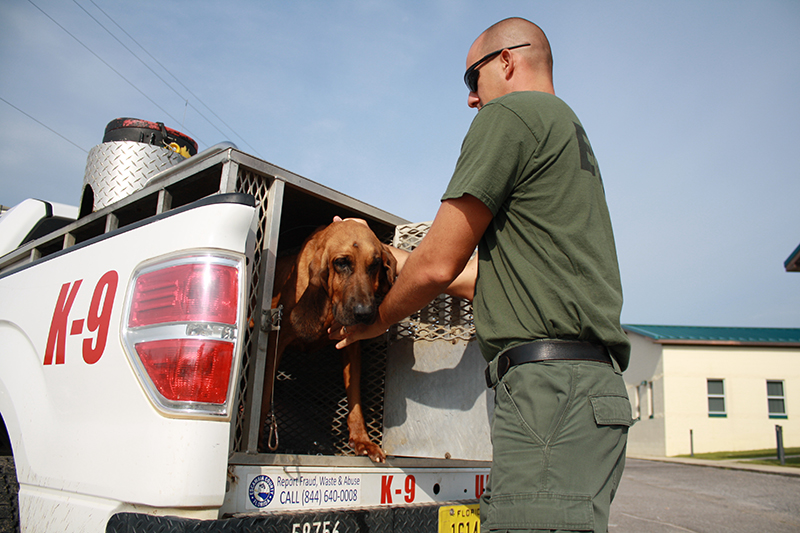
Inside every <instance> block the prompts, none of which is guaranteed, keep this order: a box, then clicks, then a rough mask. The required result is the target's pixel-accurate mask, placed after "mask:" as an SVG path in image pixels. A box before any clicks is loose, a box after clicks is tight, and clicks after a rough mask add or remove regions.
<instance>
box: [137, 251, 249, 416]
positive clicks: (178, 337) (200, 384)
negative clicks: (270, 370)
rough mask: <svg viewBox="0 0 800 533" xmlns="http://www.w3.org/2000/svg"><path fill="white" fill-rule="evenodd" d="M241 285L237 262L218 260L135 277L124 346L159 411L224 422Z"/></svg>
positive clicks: (194, 259)
mask: <svg viewBox="0 0 800 533" xmlns="http://www.w3.org/2000/svg"><path fill="white" fill-rule="evenodd" d="M243 285H244V281H243V274H242V260H241V259H239V258H235V257H232V256H227V255H220V254H205V255H198V256H189V257H181V258H177V259H171V260H168V261H164V262H161V263H157V264H151V265H147V266H145V267H143V268H141V269H139V270H138V271H137V272H136V274H135V275H134V280H133V282H132V283H131V289H130V293H129V296H128V302H129V303H128V306H127V312H128V315H127V321H126V323H127V326H128V327H127V328H126V329H125V331H124V333H123V338H124V340H125V345H126V347H127V349H128V354H129V356H130V358H131V361H132V362H133V366H134V368H135V369H136V371H137V374H138V375H139V378H140V381H141V382H142V384H143V385H144V386H145V389H146V390H147V392H148V393H149V395H150V397H151V399H152V400H153V402H154V403H155V404H156V406H158V407H159V408H160V409H161V410H162V411H165V412H166V413H171V414H177V415H184V416H185V415H189V416H191V415H192V414H196V415H209V414H210V415H220V416H228V415H229V414H230V409H229V404H230V399H231V397H232V394H231V388H232V386H231V384H232V382H233V375H234V374H235V371H236V368H237V362H238V357H237V354H238V352H239V344H240V339H239V337H240V334H239V328H238V321H239V319H240V316H241V312H240V310H241V307H242V305H243V302H244V295H243V294H242V286H243Z"/></svg>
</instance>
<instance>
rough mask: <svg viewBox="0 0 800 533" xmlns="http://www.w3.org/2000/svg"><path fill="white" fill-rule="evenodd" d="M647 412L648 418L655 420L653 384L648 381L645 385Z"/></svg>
mask: <svg viewBox="0 0 800 533" xmlns="http://www.w3.org/2000/svg"><path fill="white" fill-rule="evenodd" d="M647 410H648V412H649V414H650V418H655V416H656V404H655V400H654V398H653V382H652V381H650V382H649V383H648V384H647Z"/></svg>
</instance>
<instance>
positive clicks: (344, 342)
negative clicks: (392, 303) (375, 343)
mask: <svg viewBox="0 0 800 533" xmlns="http://www.w3.org/2000/svg"><path fill="white" fill-rule="evenodd" d="M388 329H389V327H388V326H386V325H384V324H383V323H381V322H380V321H379V320H376V321H375V322H373V323H372V324H370V325H365V324H355V325H352V326H342V325H341V324H336V323H334V324H333V325H332V326H331V327H330V328H328V337H330V338H331V339H334V340H338V341H339V342H337V343H336V349H337V350H341V349H342V348H344V347H345V346H349V345H351V344H353V343H354V342H358V341H361V340H366V339H372V338H375V337H379V336H381V335H383V334H384V333H385V332H386V330H388Z"/></svg>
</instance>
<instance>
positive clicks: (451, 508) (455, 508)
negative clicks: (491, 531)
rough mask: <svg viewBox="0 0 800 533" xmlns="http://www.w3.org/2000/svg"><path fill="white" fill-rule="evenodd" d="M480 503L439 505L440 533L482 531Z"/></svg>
mask: <svg viewBox="0 0 800 533" xmlns="http://www.w3.org/2000/svg"><path fill="white" fill-rule="evenodd" d="M480 531H481V512H480V504H477V503H473V504H469V505H443V506H442V507H439V533H480Z"/></svg>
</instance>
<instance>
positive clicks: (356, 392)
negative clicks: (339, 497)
mask: <svg viewBox="0 0 800 533" xmlns="http://www.w3.org/2000/svg"><path fill="white" fill-rule="evenodd" d="M342 366H343V368H344V388H345V390H346V391H347V405H348V407H349V408H350V413H349V414H348V415H347V429H348V430H349V431H350V446H352V447H353V449H354V450H355V452H356V455H368V456H369V458H370V459H372V460H373V461H374V462H376V463H383V462H385V461H386V454H385V453H384V452H383V450H381V448H380V446H377V445H376V444H374V443H373V442H372V441H370V440H369V435H368V434H367V426H366V424H365V423H364V413H363V412H362V410H361V347H360V345H359V343H354V344H351V345H349V346H347V347H346V348H344V349H343V350H342Z"/></svg>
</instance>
